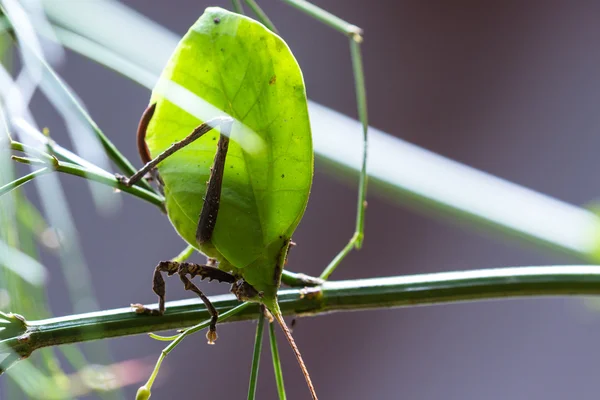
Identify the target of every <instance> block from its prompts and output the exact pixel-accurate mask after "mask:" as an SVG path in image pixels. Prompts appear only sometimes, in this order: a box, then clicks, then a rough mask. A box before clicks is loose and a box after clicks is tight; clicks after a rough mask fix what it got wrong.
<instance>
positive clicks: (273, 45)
mask: <svg viewBox="0 0 600 400" xmlns="http://www.w3.org/2000/svg"><path fill="white" fill-rule="evenodd" d="M168 81H172V82H175V83H176V84H178V85H179V86H180V87H183V88H185V89H187V90H188V91H190V92H192V93H194V94H195V95H197V96H199V97H200V98H201V99H203V100H204V101H205V102H207V103H209V104H210V105H212V106H214V107H216V108H217V109H218V110H222V111H224V112H225V113H227V114H229V115H230V116H232V117H234V118H235V119H236V120H237V122H236V123H235V124H234V125H233V129H232V134H231V139H232V140H231V142H230V146H229V152H228V155H227V162H226V165H225V174H224V179H223V189H222V192H221V204H220V210H219V214H218V217H217V224H216V226H215V230H214V233H213V237H212V245H213V246H214V248H215V249H216V250H217V252H218V254H219V255H220V256H221V258H222V259H223V258H224V261H227V262H229V263H230V264H231V265H232V266H234V267H236V268H244V267H246V266H248V265H250V264H251V263H253V262H254V264H255V265H256V262H257V261H258V260H259V259H265V261H266V258H268V259H272V255H274V254H273V252H274V250H267V249H274V248H278V247H277V246H274V245H275V242H281V241H282V239H283V240H285V239H286V238H289V237H291V235H292V233H293V231H294V230H295V229H296V226H297V225H298V223H299V221H300V219H301V218H302V215H303V213H304V209H305V208H306V203H307V201H308V196H309V192H310V186H311V182H312V176H313V151H312V139H311V134H310V124H309V119H308V110H307V102H306V93H305V89H304V82H303V79H302V72H301V71H300V67H299V66H298V64H297V62H296V60H295V58H294V56H293V55H292V53H291V52H290V49H289V48H288V46H287V45H286V43H285V42H284V41H283V40H282V39H281V38H280V37H279V36H277V35H275V34H274V33H272V32H270V31H269V30H267V29H266V28H265V27H264V26H263V25H261V24H259V23H258V22H256V21H254V20H251V19H249V18H247V17H244V16H241V15H238V14H234V13H231V12H228V11H226V10H223V9H220V8H207V9H206V11H205V13H204V14H203V15H202V16H201V17H200V19H199V20H198V21H197V22H196V23H195V24H194V26H192V28H191V29H190V30H189V31H188V33H187V34H186V35H185V36H184V38H183V39H182V40H181V42H180V43H179V45H178V46H177V48H176V49H175V52H174V53H173V55H172V56H171V59H170V60H169V62H168V64H167V66H166V68H165V69H164V71H163V73H162V75H161V78H160V80H159V83H158V84H157V87H156V88H155V90H154V92H153V95H152V100H151V103H155V102H156V103H157V106H156V111H155V114H154V117H153V119H152V121H151V122H150V125H149V127H148V131H147V135H146V142H147V144H148V148H149V150H150V153H151V155H152V156H153V157H155V156H156V155H157V154H159V153H160V152H162V151H164V150H165V149H166V148H167V147H168V146H169V145H171V144H172V143H173V142H174V141H177V140H180V139H182V138H184V137H185V136H187V135H188V134H189V133H190V132H191V131H192V130H193V129H194V128H195V127H196V126H198V125H200V124H201V123H202V121H201V120H200V119H199V118H196V117H195V116H193V115H191V114H190V113H188V112H186V111H184V110H183V109H182V108H180V107H179V106H176V105H175V104H173V103H178V102H177V101H175V100H174V98H173V97H171V96H170V95H169V100H166V98H165V96H166V92H165V90H164V87H165V85H164V83H165V82H168ZM184 97H185V96H184ZM184 103H185V102H184ZM178 104H179V103H178ZM221 115H223V114H221ZM215 116H218V115H212V117H215ZM206 118H208V117H206ZM242 124H243V126H245V128H243V127H242ZM252 131H253V132H254V133H255V134H256V135H258V137H260V139H262V140H258V141H255V142H254V144H255V145H254V146H251V147H252V148H251V149H250V148H248V146H245V145H244V143H247V142H248V141H247V140H246V141H245V140H244V139H247V137H248V135H250V134H251V132H252ZM217 140H218V134H217V133H216V132H214V131H211V132H210V133H209V134H208V135H206V136H205V137H203V138H201V139H199V140H197V141H196V142H195V143H193V144H191V145H189V146H188V147H186V148H185V149H182V150H180V151H179V152H177V153H176V154H175V155H173V156H171V157H170V158H168V159H167V160H165V161H164V162H162V163H161V164H160V165H159V166H158V169H159V172H160V175H161V177H162V179H163V180H164V183H165V196H166V199H167V212H168V215H169V218H170V219H171V222H172V223H173V225H174V227H175V229H176V230H177V231H178V232H179V234H180V235H181V236H182V237H183V238H184V239H185V240H186V241H187V242H188V243H190V244H192V245H194V246H196V247H198V245H197V243H196V242H195V232H196V226H197V223H198V218H199V215H200V211H201V209H202V202H203V197H204V194H205V191H206V182H207V181H208V177H209V173H210V166H211V164H212V162H213V158H214V154H215V151H216V144H217ZM257 143H258V145H256V144H257ZM240 144H242V145H240ZM279 247H281V246H279ZM200 250H203V249H200ZM204 250H206V249H204ZM205 252H206V251H205ZM209 255H212V254H209ZM213 256H214V255H213ZM265 257H266V258H265ZM222 261H223V260H222ZM271 262H272V263H275V260H273V261H271ZM260 263H261V264H262V262H260ZM274 267H275V265H273V268H274ZM265 272H266V271H265Z"/></svg>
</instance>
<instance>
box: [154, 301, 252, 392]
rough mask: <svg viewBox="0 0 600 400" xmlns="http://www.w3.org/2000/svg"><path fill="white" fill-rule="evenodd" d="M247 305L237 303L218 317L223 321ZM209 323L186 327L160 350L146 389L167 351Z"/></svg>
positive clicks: (167, 353) (207, 321)
mask: <svg viewBox="0 0 600 400" xmlns="http://www.w3.org/2000/svg"><path fill="white" fill-rule="evenodd" d="M248 305H249V303H242V304H238V305H237V306H236V307H234V308H232V309H230V310H228V311H227V312H225V313H223V314H222V315H220V316H219V318H220V320H221V321H225V320H227V318H230V317H231V316H233V315H235V314H237V313H239V312H240V311H242V310H243V309H245V308H246V307H248ZM209 324H210V319H208V320H206V321H203V322H201V323H199V324H197V325H194V326H192V327H191V328H188V329H186V330H185V331H183V332H181V333H180V334H179V335H177V336H176V337H175V338H174V340H173V341H172V342H171V343H169V345H168V346H167V347H165V348H164V349H163V350H162V351H161V353H160V356H159V357H158V360H157V361H156V365H155V366H154V370H153V371H152V374H151V375H150V378H148V381H147V382H146V384H145V385H144V386H145V387H146V388H147V389H148V390H150V388H151V387H152V384H153V383H154V380H155V379H156V376H157V375H158V371H159V370H160V366H161V364H162V362H163V360H164V359H165V358H166V357H167V356H168V355H169V353H170V352H171V351H173V349H174V348H175V347H177V345H178V344H179V343H181V341H182V340H183V339H185V338H186V336H188V335H191V334H192V333H195V332H198V331H199V330H201V329H204V328H206V327H207V326H208V325H209Z"/></svg>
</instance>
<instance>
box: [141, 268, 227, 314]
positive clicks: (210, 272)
mask: <svg viewBox="0 0 600 400" xmlns="http://www.w3.org/2000/svg"><path fill="white" fill-rule="evenodd" d="M180 271H184V272H185V273H187V274H189V275H190V277H191V278H194V277H195V276H200V277H202V278H201V279H205V278H208V280H209V282H210V281H212V280H217V281H218V282H225V283H233V282H235V277H234V276H233V275H231V274H228V273H227V272H224V271H221V270H220V269H218V268H215V267H210V266H207V265H199V264H193V263H187V262H177V261H161V262H159V263H158V265H157V266H156V268H155V269H154V276H153V278H152V290H153V291H154V293H156V295H157V296H158V309H152V308H147V307H144V306H143V305H141V304H132V306H133V307H134V308H135V311H136V312H137V313H138V314H148V315H163V314H164V312H165V292H166V290H165V280H164V278H163V276H162V274H163V273H166V274H167V275H168V276H171V275H173V274H175V273H180Z"/></svg>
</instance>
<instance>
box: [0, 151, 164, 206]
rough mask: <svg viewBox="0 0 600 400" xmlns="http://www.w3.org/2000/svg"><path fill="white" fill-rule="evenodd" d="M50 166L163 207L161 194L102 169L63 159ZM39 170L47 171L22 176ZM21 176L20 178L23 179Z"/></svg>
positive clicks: (26, 159)
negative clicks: (120, 180)
mask: <svg viewBox="0 0 600 400" xmlns="http://www.w3.org/2000/svg"><path fill="white" fill-rule="evenodd" d="M13 158H14V159H15V160H16V161H19V162H22V163H25V164H30V163H31V164H33V163H37V162H35V160H32V159H28V158H23V157H15V156H13ZM40 163H41V165H47V164H45V163H44V162H42V161H40ZM51 167H52V168H53V170H55V171H57V172H62V173H65V174H68V175H74V176H79V177H82V178H85V179H89V180H91V181H94V182H98V183H102V184H104V185H108V186H110V187H113V188H115V189H119V190H121V191H123V192H126V193H129V194H132V195H134V196H136V197H139V198H141V199H143V200H146V201H148V202H150V203H152V204H154V205H155V206H157V207H159V208H160V209H161V210H162V209H163V206H164V198H163V197H162V196H159V195H157V194H155V193H154V192H150V191H148V190H146V189H144V188H142V187H140V186H126V185H124V184H122V183H121V182H119V181H118V180H117V178H116V177H115V176H114V175H112V174H110V173H108V172H104V171H102V170H100V169H94V170H90V169H88V168H85V167H82V166H80V165H77V164H73V163H69V162H64V161H58V160H55V162H54V165H52V166H51ZM47 168H50V167H47ZM40 171H43V172H44V173H45V172H47V171H44V168H42V169H40V170H37V171H35V172H33V173H31V174H29V175H26V176H25V177H23V178H26V177H29V178H28V179H27V181H28V180H31V179H33V178H34V177H35V176H37V175H41V174H42V172H40ZM101 171H102V172H101ZM33 174H37V175H34V176H31V175H33ZM23 178H21V179H23ZM17 181H18V180H17ZM14 182H16V181H13V182H11V183H10V184H14ZM23 183H24V182H23ZM10 184H9V185H10ZM5 186H6V185H5ZM0 194H1V192H0Z"/></svg>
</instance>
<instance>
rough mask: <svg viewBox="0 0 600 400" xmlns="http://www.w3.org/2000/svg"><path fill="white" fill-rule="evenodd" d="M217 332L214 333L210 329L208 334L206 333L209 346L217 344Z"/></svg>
mask: <svg viewBox="0 0 600 400" xmlns="http://www.w3.org/2000/svg"><path fill="white" fill-rule="evenodd" d="M217 337H218V336H217V331H216V330H215V331H213V330H212V329H209V330H208V332H206V340H208V344H215V341H216V340H217Z"/></svg>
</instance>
